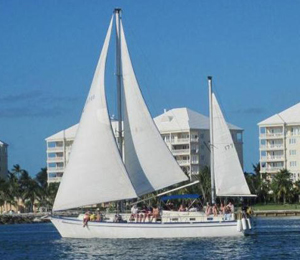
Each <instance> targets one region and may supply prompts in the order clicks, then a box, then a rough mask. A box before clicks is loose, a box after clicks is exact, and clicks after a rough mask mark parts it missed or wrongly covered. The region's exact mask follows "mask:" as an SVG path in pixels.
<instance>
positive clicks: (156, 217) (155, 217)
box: [151, 206, 160, 222]
mask: <svg viewBox="0 0 300 260" xmlns="http://www.w3.org/2000/svg"><path fill="white" fill-rule="evenodd" d="M159 217H160V214H159V209H158V207H157V206H153V217H152V219H151V222H152V220H153V219H155V222H156V221H157V219H158V218H159Z"/></svg>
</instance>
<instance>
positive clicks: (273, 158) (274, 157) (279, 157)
mask: <svg viewBox="0 0 300 260" xmlns="http://www.w3.org/2000/svg"><path fill="white" fill-rule="evenodd" d="M283 160H284V156H283V155H269V156H262V157H261V161H283Z"/></svg>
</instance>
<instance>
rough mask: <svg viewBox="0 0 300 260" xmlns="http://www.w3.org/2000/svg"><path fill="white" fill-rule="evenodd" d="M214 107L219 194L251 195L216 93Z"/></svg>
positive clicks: (215, 156)
mask: <svg viewBox="0 0 300 260" xmlns="http://www.w3.org/2000/svg"><path fill="white" fill-rule="evenodd" d="M212 109H213V136H214V143H213V152H214V173H215V185H216V194H217V196H247V195H251V193H250V190H249V187H248V185H247V182H246V179H245V176H244V173H243V170H242V167H241V164H240V161H239V158H238V154H237V151H236V149H235V145H234V143H233V140H232V137H231V133H230V131H229V129H228V126H227V123H226V122H225V119H224V116H223V114H222V111H221V109H220V106H219V104H218V101H217V99H216V96H215V95H214V93H213V94H212Z"/></svg>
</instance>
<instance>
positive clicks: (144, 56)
mask: <svg viewBox="0 0 300 260" xmlns="http://www.w3.org/2000/svg"><path fill="white" fill-rule="evenodd" d="M126 29H127V35H128V34H129V35H131V36H132V38H133V39H138V37H136V34H135V33H134V30H132V28H131V27H130V25H126ZM127 38H128V37H127ZM133 42H138V41H133ZM131 47H136V49H137V50H138V52H139V53H140V54H141V55H139V56H141V57H142V59H143V60H144V61H145V63H146V65H147V66H144V68H143V69H144V71H146V70H148V72H150V73H148V74H147V73H141V74H139V75H140V76H142V77H140V79H142V82H143V81H145V82H151V81H150V80H149V78H150V77H149V76H148V75H149V74H150V75H151V78H154V79H155V86H156V88H157V89H163V88H164V87H163V85H162V83H161V80H160V77H159V76H157V72H156V70H154V69H153V66H151V64H152V63H151V62H150V59H149V55H147V54H146V52H145V51H144V49H143V48H141V47H140V45H139V44H137V45H132V46H131ZM143 78H144V80H143ZM142 85H143V89H145V90H146V94H147V96H148V97H149V102H147V103H148V104H149V105H151V108H152V109H154V115H156V116H158V115H160V114H161V112H160V110H159V109H158V107H157V105H156V104H157V103H156V102H154V101H153V100H154V99H153V92H151V91H150V90H151V87H149V86H148V85H149V84H143V83H142ZM151 93H152V94H151ZM165 93H168V91H165V92H163V91H161V92H160V93H159V96H160V97H162V98H163V100H164V103H167V104H166V105H167V107H171V105H170V101H169V100H170V97H169V96H167V95H165ZM151 114H152V113H151Z"/></svg>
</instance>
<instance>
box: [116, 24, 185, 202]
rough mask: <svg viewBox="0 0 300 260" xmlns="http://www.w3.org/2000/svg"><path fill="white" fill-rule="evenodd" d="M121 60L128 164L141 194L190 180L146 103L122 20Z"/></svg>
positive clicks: (126, 162)
mask: <svg viewBox="0 0 300 260" xmlns="http://www.w3.org/2000/svg"><path fill="white" fill-rule="evenodd" d="M120 27H121V28H120V29H121V61H122V75H123V85H124V96H125V98H124V99H125V115H124V146H125V165H126V169H127V171H128V174H129V176H130V179H131V181H132V184H133V186H134V188H135V191H136V193H137V194H138V195H139V196H140V195H143V194H146V193H149V192H152V191H155V190H159V189H162V188H165V187H167V186H170V185H173V184H176V183H178V182H182V181H185V180H187V179H188V178H187V176H186V175H185V174H184V173H183V172H182V170H181V169H180V167H179V166H178V164H177V162H176V161H175V159H174V157H173V156H172V154H171V153H170V151H169V149H168V148H167V146H166V144H165V143H164V141H163V140H162V138H161V135H160V133H159V131H158V129H157V128H156V125H155V123H154V122H153V120H152V117H151V115H150V113H149V110H148V108H147V106H146V104H145V101H144V99H143V96H142V93H141V91H140V88H139V85H138V82H137V79H136V77H135V73H134V70H133V67H132V64H131V60H130V56H129V52H128V48H127V43H126V39H125V34H124V31H123V25H122V23H121V26H120Z"/></svg>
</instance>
